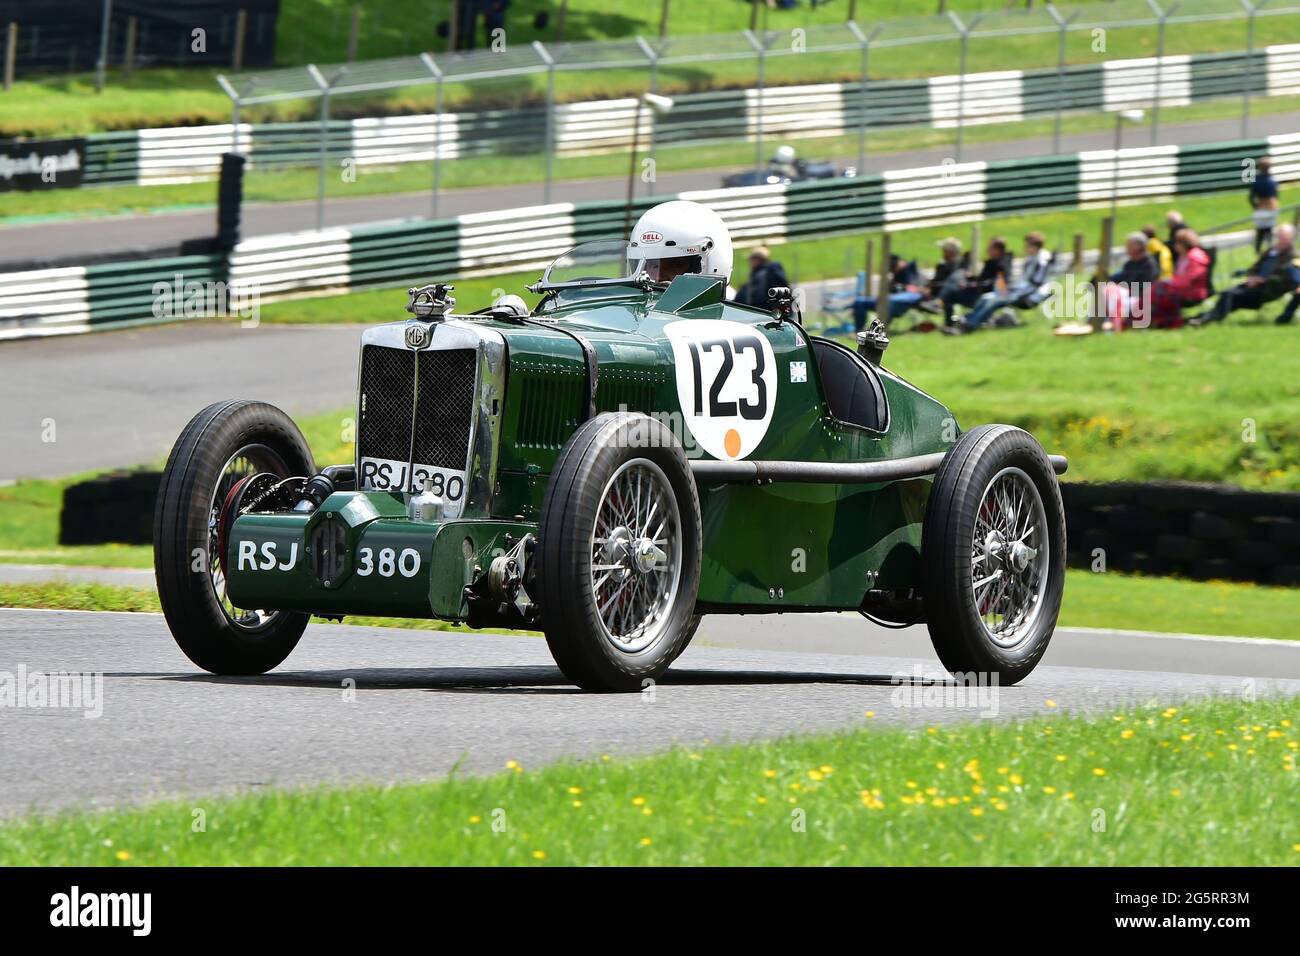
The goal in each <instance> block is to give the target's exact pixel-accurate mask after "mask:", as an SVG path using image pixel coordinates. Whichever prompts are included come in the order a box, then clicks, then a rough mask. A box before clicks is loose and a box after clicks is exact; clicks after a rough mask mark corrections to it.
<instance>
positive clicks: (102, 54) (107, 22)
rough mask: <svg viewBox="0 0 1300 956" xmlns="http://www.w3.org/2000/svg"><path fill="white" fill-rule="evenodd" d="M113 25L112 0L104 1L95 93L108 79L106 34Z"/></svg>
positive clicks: (102, 87)
mask: <svg viewBox="0 0 1300 956" xmlns="http://www.w3.org/2000/svg"><path fill="white" fill-rule="evenodd" d="M112 23H113V0H104V13H103V19H102V20H101V21H100V24H99V59H98V60H96V61H95V92H96V93H102V92H103V91H104V83H105V82H106V80H107V77H108V33H109V30H110V28H111V27H112Z"/></svg>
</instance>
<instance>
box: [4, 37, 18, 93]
mask: <svg viewBox="0 0 1300 956" xmlns="http://www.w3.org/2000/svg"><path fill="white" fill-rule="evenodd" d="M17 58H18V24H16V23H10V24H9V29H8V30H6V31H5V92H6V93H7V92H9V90H10V89H11V88H12V87H13V85H14V63H15V61H16V60H17Z"/></svg>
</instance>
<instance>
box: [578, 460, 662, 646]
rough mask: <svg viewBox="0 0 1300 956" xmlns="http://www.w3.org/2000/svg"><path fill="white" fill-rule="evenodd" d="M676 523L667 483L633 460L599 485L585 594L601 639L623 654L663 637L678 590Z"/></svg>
mask: <svg viewBox="0 0 1300 956" xmlns="http://www.w3.org/2000/svg"><path fill="white" fill-rule="evenodd" d="M680 536H681V517H680V514H679V513H678V510H677V499H676V497H675V496H674V495H673V490H672V486H671V485H670V484H669V482H668V476H667V475H665V474H664V472H663V470H662V469H661V468H660V467H659V466H658V465H656V464H655V463H654V462H652V461H649V460H648V459H645V458H637V459H634V460H632V461H629V462H627V463H626V464H624V465H623V466H622V467H620V468H619V469H618V471H616V472H615V473H614V475H613V477H611V478H610V480H609V482H608V483H607V484H606V485H605V489H604V491H603V492H602V494H601V500H600V504H599V506H598V507H597V509H596V523H595V527H594V528H593V530H592V536H591V589H592V593H593V594H594V596H595V602H596V609H597V613H598V616H599V619H600V625H601V629H602V632H603V633H604V636H605V639H606V640H607V641H608V642H609V643H610V644H611V645H612V646H614V647H615V648H617V649H618V650H620V651H623V652H624V653H628V654H635V653H640V652H641V651H644V650H646V649H647V648H649V647H651V646H652V645H654V644H655V643H657V642H658V641H659V640H661V639H662V638H663V637H664V636H665V635H666V633H667V629H668V622H669V618H670V617H671V614H672V609H673V605H674V603H675V601H676V598H677V589H678V586H679V585H680V583H681V574H682V562H681V541H680Z"/></svg>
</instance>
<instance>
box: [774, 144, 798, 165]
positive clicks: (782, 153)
mask: <svg viewBox="0 0 1300 956" xmlns="http://www.w3.org/2000/svg"><path fill="white" fill-rule="evenodd" d="M795 156H796V153H795V151H794V147H793V146H778V147H777V148H776V152H775V153H773V154H772V162H774V163H780V164H781V165H782V166H789V165H790V164H791V163H793V162H794V159H795Z"/></svg>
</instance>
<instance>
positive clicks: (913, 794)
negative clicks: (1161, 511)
mask: <svg viewBox="0 0 1300 956" xmlns="http://www.w3.org/2000/svg"><path fill="white" fill-rule="evenodd" d="M1049 705H1050V702H1045V707H1049V709H1050V706H1049ZM1297 710H1298V703H1297V701H1296V700H1295V699H1289V700H1287V699H1284V700H1265V701H1259V702H1255V703H1249V704H1248V703H1244V702H1241V701H1235V700H1226V699H1219V700H1213V701H1204V702H1197V703H1194V704H1189V705H1187V706H1185V707H1168V708H1161V709H1139V710H1135V711H1131V712H1127V713H1122V714H1115V715H1112V716H1106V717H1099V718H1094V719H1084V718H1079V717H1058V718H1054V719H1049V718H1040V719H1037V720H1033V721H1029V722H1025V723H1023V724H1017V725H1005V724H994V723H990V722H982V723H978V724H974V723H972V724H963V725H957V726H952V727H934V728H928V729H927V730H926V731H924V732H921V731H917V730H904V729H883V728H876V727H870V728H869V729H868V728H867V727H864V728H863V729H859V730H855V731H851V732H845V733H840V734H836V735H830V736H816V737H804V738H792V739H785V740H779V741H773V742H768V743H760V744H751V745H747V746H736V747H712V746H703V745H701V746H698V747H695V748H693V749H677V750H674V751H672V752H670V753H668V754H665V755H662V756H656V757H648V758H639V759H632V760H622V759H618V760H615V759H612V758H608V757H604V758H601V759H599V760H592V761H588V762H566V763H561V764H558V765H554V766H550V767H547V768H545V769H542V770H540V771H536V772H534V771H531V770H528V769H527V768H524V767H520V766H519V765H518V764H516V763H514V762H513V761H512V762H511V765H508V768H509V769H507V770H506V772H504V773H500V774H497V775H495V776H491V777H486V778H468V779H450V780H445V781H441V782H437V783H427V784H416V785H403V786H395V787H377V786H365V787H354V788H341V789H323V788H322V789H308V790H297V791H291V792H281V791H274V792H269V793H260V794H254V795H246V796H237V797H234V798H221V799H207V798H204V799H202V800H197V799H195V800H190V801H174V802H169V803H163V804H158V805H154V806H149V807H144V808H139V809H129V810H113V811H109V812H104V813H87V812H70V813H63V814H60V815H58V816H53V817H44V818H27V819H24V820H20V821H18V822H15V823H8V824H3V825H0V864H4V865H79V866H112V865H144V866H149V865H177V864H179V865H233V864H240V865H324V866H330V865H350V864H362V865H498V864H506V865H561V866H563V865H626V864H649V865H655V864H659V865H700V866H710V865H721V866H747V865H760V866H761V865H766V866H773V865H885V864H889V865H894V864H913V865H931V866H933V865H990V864H998V865H1005V864H1010V865H1023V866H1032V865H1054V866H1066V865H1075V866H1079V865H1087V866H1137V865H1141V866H1153V865H1156V866H1209V865H1218V866H1224V865H1228V866H1232V865H1256V866H1258V865H1295V864H1298V863H1300V824H1297V818H1296V814H1295V813H1294V794H1293V791H1294V788H1295V786H1296V774H1297V770H1296V762H1297V761H1296V754H1297V750H1296V748H1297V739H1296V738H1297V733H1296V728H1295V722H1296V720H1297V719H1300V714H1298V713H1297ZM866 720H867V722H868V723H869V721H870V718H866ZM196 806H201V807H202V808H203V810H204V820H205V828H204V829H203V831H202V832H197V833H196V832H194V821H195V815H194V809H195V807H196Z"/></svg>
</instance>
